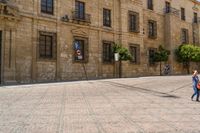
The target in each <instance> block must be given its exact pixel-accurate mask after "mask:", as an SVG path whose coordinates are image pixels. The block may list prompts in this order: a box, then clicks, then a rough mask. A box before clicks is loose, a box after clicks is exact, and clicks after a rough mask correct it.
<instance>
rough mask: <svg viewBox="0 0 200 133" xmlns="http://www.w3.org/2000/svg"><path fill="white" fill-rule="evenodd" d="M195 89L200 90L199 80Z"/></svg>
mask: <svg viewBox="0 0 200 133" xmlns="http://www.w3.org/2000/svg"><path fill="white" fill-rule="evenodd" d="M197 89H199V90H200V82H199V83H197Z"/></svg>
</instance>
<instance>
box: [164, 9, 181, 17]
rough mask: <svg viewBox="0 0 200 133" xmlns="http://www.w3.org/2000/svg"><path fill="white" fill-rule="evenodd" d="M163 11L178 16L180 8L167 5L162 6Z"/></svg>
mask: <svg viewBox="0 0 200 133" xmlns="http://www.w3.org/2000/svg"><path fill="white" fill-rule="evenodd" d="M164 13H165V14H167V13H171V14H174V15H176V16H179V14H180V10H178V9H176V8H173V7H168V8H164Z"/></svg>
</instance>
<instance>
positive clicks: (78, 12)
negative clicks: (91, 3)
mask: <svg viewBox="0 0 200 133" xmlns="http://www.w3.org/2000/svg"><path fill="white" fill-rule="evenodd" d="M75 17H76V19H85V3H84V2H81V1H78V0H76V2H75Z"/></svg>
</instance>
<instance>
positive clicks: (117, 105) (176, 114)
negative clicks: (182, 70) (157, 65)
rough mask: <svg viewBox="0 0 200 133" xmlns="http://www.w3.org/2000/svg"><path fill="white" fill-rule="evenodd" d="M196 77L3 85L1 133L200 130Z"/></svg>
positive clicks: (189, 132) (191, 132)
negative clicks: (194, 83) (192, 96)
mask: <svg viewBox="0 0 200 133" xmlns="http://www.w3.org/2000/svg"><path fill="white" fill-rule="evenodd" d="M192 93H193V90H192V86H191V76H163V77H159V76H157V77H140V78H126V79H123V78H122V79H106V80H94V81H76V82H61V83H49V84H33V85H19V86H2V87H0V133H200V102H196V101H191V99H190V97H191V95H192Z"/></svg>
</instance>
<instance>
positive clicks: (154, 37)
mask: <svg viewBox="0 0 200 133" xmlns="http://www.w3.org/2000/svg"><path fill="white" fill-rule="evenodd" d="M148 38H149V39H157V36H148Z"/></svg>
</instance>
